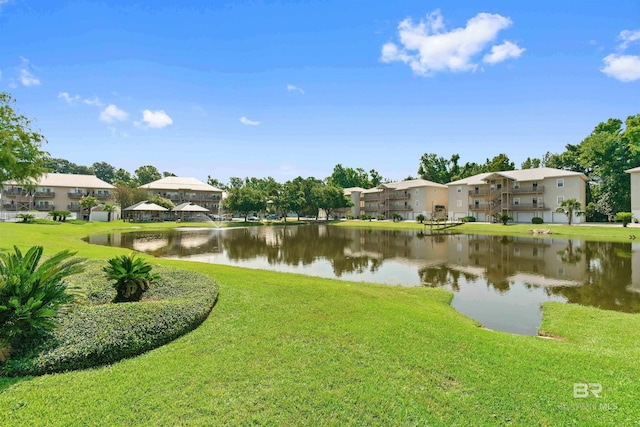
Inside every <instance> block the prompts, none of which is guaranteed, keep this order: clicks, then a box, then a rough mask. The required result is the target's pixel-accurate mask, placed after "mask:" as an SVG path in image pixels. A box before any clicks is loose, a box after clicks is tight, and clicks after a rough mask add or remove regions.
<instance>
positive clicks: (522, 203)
mask: <svg viewBox="0 0 640 427" xmlns="http://www.w3.org/2000/svg"><path fill="white" fill-rule="evenodd" d="M586 185H587V177H586V176H585V175H584V174H582V173H579V172H571V171H565V170H561V169H553V168H536V169H522V170H513V171H503V172H491V173H482V174H478V175H474V176H471V177H469V178H465V179H461V180H459V181H454V182H450V183H448V184H447V187H448V188H449V218H451V219H460V218H462V217H466V216H473V217H475V218H476V219H477V220H478V221H487V222H491V221H493V220H494V218H495V217H496V216H498V215H501V214H508V215H511V216H512V217H513V221H514V222H520V223H530V222H531V220H532V219H533V218H534V217H540V218H542V219H543V221H544V222H546V223H567V222H568V218H567V216H566V215H564V214H562V213H557V212H556V209H557V208H558V207H559V206H560V205H561V204H562V202H563V201H564V200H568V199H576V200H578V201H579V202H580V204H581V206H582V208H583V209H584V208H585V205H586V203H585V202H586ZM583 221H584V216H577V215H574V217H573V221H572V222H573V223H579V222H583Z"/></svg>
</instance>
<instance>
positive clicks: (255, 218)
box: [247, 215, 260, 221]
mask: <svg viewBox="0 0 640 427" xmlns="http://www.w3.org/2000/svg"><path fill="white" fill-rule="evenodd" d="M247 221H260V218H258V217H257V216H255V215H254V216H250V217H248V218H247Z"/></svg>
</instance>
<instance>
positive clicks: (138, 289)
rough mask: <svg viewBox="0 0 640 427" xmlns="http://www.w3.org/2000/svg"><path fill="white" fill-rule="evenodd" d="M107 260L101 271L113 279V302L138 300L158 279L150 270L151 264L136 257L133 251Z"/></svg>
mask: <svg viewBox="0 0 640 427" xmlns="http://www.w3.org/2000/svg"><path fill="white" fill-rule="evenodd" d="M107 262H108V263H109V265H107V266H106V267H104V268H103V269H102V271H104V272H105V274H106V276H107V278H108V279H111V280H115V283H114V284H113V287H114V288H115V289H116V293H117V295H116V297H115V299H114V300H113V302H129V301H140V299H141V298H142V294H143V293H144V292H146V291H147V290H148V289H149V286H150V285H151V284H152V283H155V282H157V281H158V280H159V279H160V276H158V275H156V274H154V273H152V272H151V270H152V269H153V267H152V266H151V264H149V263H148V262H146V261H145V260H143V259H141V258H136V254H134V253H131V254H129V255H120V256H117V257H115V258H111V259H110V260H108V261H107Z"/></svg>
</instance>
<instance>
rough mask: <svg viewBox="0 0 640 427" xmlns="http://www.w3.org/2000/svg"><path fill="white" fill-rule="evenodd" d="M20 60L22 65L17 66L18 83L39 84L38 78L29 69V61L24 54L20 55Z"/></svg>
mask: <svg viewBox="0 0 640 427" xmlns="http://www.w3.org/2000/svg"><path fill="white" fill-rule="evenodd" d="M20 60H21V61H22V65H21V66H20V67H19V68H18V72H19V74H20V83H22V85H23V86H27V87H30V86H39V85H40V79H38V78H37V77H36V76H34V75H33V73H31V71H30V68H31V62H30V61H29V60H28V59H27V58H25V57H24V56H21V57H20Z"/></svg>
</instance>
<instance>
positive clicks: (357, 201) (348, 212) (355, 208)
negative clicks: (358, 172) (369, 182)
mask: <svg viewBox="0 0 640 427" xmlns="http://www.w3.org/2000/svg"><path fill="white" fill-rule="evenodd" d="M364 191H366V190H365V189H364V188H361V187H349V188H345V189H344V195H345V197H347V198H348V199H349V200H351V203H352V204H353V205H352V206H351V207H349V208H342V209H336V210H335V211H334V213H333V215H334V216H335V217H336V218H347V217H349V216H351V217H353V218H359V217H360V215H362V212H363V211H364V199H363V198H362V192H364Z"/></svg>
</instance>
